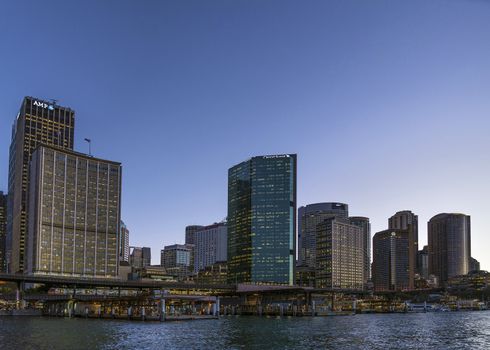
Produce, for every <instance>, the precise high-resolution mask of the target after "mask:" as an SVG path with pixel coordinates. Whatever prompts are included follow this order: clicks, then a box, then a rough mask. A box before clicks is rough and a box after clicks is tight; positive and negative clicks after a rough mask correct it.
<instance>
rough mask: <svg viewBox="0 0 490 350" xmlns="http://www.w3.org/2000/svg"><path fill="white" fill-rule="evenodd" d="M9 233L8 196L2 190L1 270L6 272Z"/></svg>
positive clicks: (0, 227)
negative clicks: (6, 247) (6, 244)
mask: <svg viewBox="0 0 490 350" xmlns="http://www.w3.org/2000/svg"><path fill="white" fill-rule="evenodd" d="M6 235H7V196H6V195H4V194H3V192H2V191H0V272H5V270H6V266H7V265H6V261H5V237H6Z"/></svg>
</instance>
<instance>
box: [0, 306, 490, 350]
mask: <svg viewBox="0 0 490 350" xmlns="http://www.w3.org/2000/svg"><path fill="white" fill-rule="evenodd" d="M318 348H322V349H325V348H327V349H414V348H417V349H490V311H488V312H485V311H483V312H454V313H427V314H382V315H380V314H378V315H355V316H336V317H335V316H334V317H315V318H306V317H305V318H282V319H281V318H258V317H223V318H221V319H219V320H205V321H187V322H167V323H157V322H146V323H143V322H134V321H133V322H128V321H110V320H94V319H89V320H85V319H66V318H65V319H64V318H39V317H38V318H36V317H11V316H5V317H0V349H2V350H3V349H118V350H120V349H263V350H266V349H318Z"/></svg>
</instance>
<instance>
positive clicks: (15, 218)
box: [6, 97, 75, 273]
mask: <svg viewBox="0 0 490 350" xmlns="http://www.w3.org/2000/svg"><path fill="white" fill-rule="evenodd" d="M74 130H75V111H73V110H72V109H70V108H67V107H62V106H59V105H57V104H56V103H54V102H50V101H44V100H41V99H37V98H34V97H25V98H24V100H23V101H22V105H21V107H20V111H19V113H18V114H17V116H16V118H15V120H14V125H13V127H12V141H11V144H10V154H9V176H8V192H9V199H8V201H9V205H8V212H7V218H8V219H7V223H8V225H7V242H6V243H7V244H6V245H7V249H6V255H7V259H8V261H9V264H8V270H9V272H12V273H16V272H23V271H24V264H25V252H26V236H27V222H28V215H27V214H28V208H27V207H28V203H27V201H28V189H29V178H30V177H29V160H30V158H31V154H32V152H33V151H34V149H35V148H36V147H37V146H38V145H39V144H40V143H42V144H45V145H53V146H57V147H59V148H62V149H67V150H73V139H74Z"/></svg>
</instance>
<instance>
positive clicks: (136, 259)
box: [129, 247, 151, 270]
mask: <svg viewBox="0 0 490 350" xmlns="http://www.w3.org/2000/svg"><path fill="white" fill-rule="evenodd" d="M129 251H130V254H129V264H130V265H131V267H132V268H133V269H135V270H141V269H143V268H145V267H147V266H150V265H151V248H150V247H129Z"/></svg>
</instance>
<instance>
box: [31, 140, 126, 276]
mask: <svg viewBox="0 0 490 350" xmlns="http://www.w3.org/2000/svg"><path fill="white" fill-rule="evenodd" d="M29 182H30V188H29V193H30V196H29V227H28V240H27V243H28V244H27V247H28V249H27V272H28V273H31V274H49V275H67V276H77V277H100V278H108V277H117V276H118V265H119V241H118V240H119V225H120V222H121V220H120V211H121V164H120V163H117V162H112V161H108V160H103V159H98V158H94V157H91V156H87V155H85V154H81V153H76V152H72V151H67V150H63V149H60V148H57V147H53V146H46V145H41V146H39V147H38V148H37V149H36V150H35V151H34V152H33V155H32V160H31V166H30V180H29Z"/></svg>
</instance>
